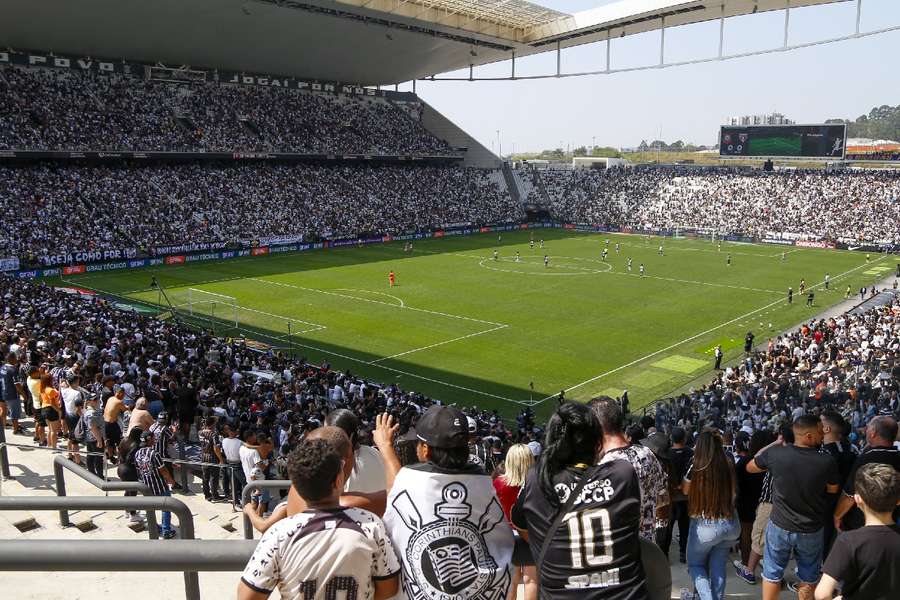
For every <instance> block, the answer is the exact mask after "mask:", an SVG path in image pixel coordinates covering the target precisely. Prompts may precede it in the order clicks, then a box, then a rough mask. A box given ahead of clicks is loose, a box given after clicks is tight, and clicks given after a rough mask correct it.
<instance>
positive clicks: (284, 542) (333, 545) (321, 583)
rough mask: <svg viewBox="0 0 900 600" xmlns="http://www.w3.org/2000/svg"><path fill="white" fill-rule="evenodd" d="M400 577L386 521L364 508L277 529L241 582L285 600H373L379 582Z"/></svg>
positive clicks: (303, 518) (300, 518)
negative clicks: (383, 521)
mask: <svg viewBox="0 0 900 600" xmlns="http://www.w3.org/2000/svg"><path fill="white" fill-rule="evenodd" d="M399 572H400V564H399V563H398V562H397V557H396V555H395V554H394V547H393V546H392V545H391V541H390V539H388V536H387V533H386V532H385V529H384V524H383V523H382V522H381V519H379V518H378V517H376V516H375V515H373V514H372V513H370V512H368V511H365V510H361V509H358V508H347V509H334V510H328V511H306V512H302V513H299V514H296V515H294V516H292V517H287V518H286V519H282V520H281V521H279V522H277V523H275V524H274V525H272V527H270V528H269V530H268V531H266V533H265V534H263V536H262V538H261V539H260V540H259V544H258V545H257V546H256V550H255V551H254V552H253V556H251V557H250V561H249V562H248V563H247V566H246V567H245V568H244V572H243V574H242V575H241V581H243V582H244V583H245V584H247V585H248V586H249V587H250V588H252V589H254V590H256V591H258V592H261V593H264V594H269V593H271V592H272V591H274V590H275V589H276V588H277V589H278V591H279V593H280V594H281V597H282V598H305V600H335V599H336V598H356V599H357V600H372V598H373V597H374V595H375V584H374V580H375V579H388V578H390V577H394V576H396V575H397V574H398V573H399Z"/></svg>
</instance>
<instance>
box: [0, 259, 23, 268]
mask: <svg viewBox="0 0 900 600" xmlns="http://www.w3.org/2000/svg"><path fill="white" fill-rule="evenodd" d="M18 270H19V259H18V258H16V257H15V256H13V257H11V258H0V271H18Z"/></svg>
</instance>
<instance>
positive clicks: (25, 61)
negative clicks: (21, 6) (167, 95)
mask: <svg viewBox="0 0 900 600" xmlns="http://www.w3.org/2000/svg"><path fill="white" fill-rule="evenodd" d="M0 64H10V65H20V66H23V67H43V68H49V69H65V70H71V71H90V72H93V73H116V74H118V75H125V76H126V77H136V78H143V77H144V73H145V70H146V69H147V67H151V66H153V65H151V64H149V63H148V64H144V63H140V62H132V61H124V60H121V59H98V58H91V57H86V56H74V55H62V54H57V53H50V52H36V51H35V52H31V51H24V52H18V51H11V50H4V51H2V52H0ZM191 72H192V73H198V76H199V73H200V72H202V73H203V75H204V76H205V77H204V78H205V79H206V81H218V82H219V83H228V84H231V85H253V86H258V87H277V88H286V89H294V90H306V91H310V92H325V93H330V94H345V95H348V96H369V97H373V98H375V97H377V98H389V99H391V100H406V101H413V100H417V99H418V97H417V96H416V95H415V94H413V93H412V92H399V91H394V90H380V89H377V88H369V87H363V86H361V85H356V84H354V83H338V82H334V81H308V80H303V79H295V78H293V77H282V76H280V75H262V74H254V73H238V72H235V71H217V70H216V69H204V68H202V67H194V68H192V69H191ZM199 80H200V79H198V81H199Z"/></svg>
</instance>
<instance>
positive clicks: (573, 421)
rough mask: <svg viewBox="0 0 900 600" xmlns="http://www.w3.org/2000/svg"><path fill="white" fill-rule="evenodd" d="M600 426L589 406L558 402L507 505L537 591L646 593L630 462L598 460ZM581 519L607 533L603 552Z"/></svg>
mask: <svg viewBox="0 0 900 600" xmlns="http://www.w3.org/2000/svg"><path fill="white" fill-rule="evenodd" d="M600 432H601V429H600V422H599V419H598V418H597V415H596V413H595V412H594V411H593V410H591V409H590V408H588V407H587V406H585V405H583V404H579V403H575V402H565V403H563V404H561V405H560V406H559V408H557V409H556V412H555V413H554V414H553V416H552V417H551V418H550V421H549V423H548V424H547V437H546V442H545V444H544V449H543V452H542V453H541V456H540V459H539V460H538V464H537V466H536V468H533V469H531V470H530V471H529V473H528V476H527V478H526V480H525V486H524V487H523V489H522V491H521V493H520V494H519V497H518V500H516V504H515V505H514V506H513V509H512V522H513V525H515V527H516V528H518V529H519V531H520V532H521V533H522V536H523V537H525V539H527V540H528V545H529V546H530V547H531V553H532V556H533V557H534V558H535V564H536V567H537V575H538V585H539V587H540V590H541V592H540V595H541V597H546V598H572V599H574V598H624V597H625V595H626V594H627V597H628V598H633V599H635V600H638V599H647V598H649V595H648V593H647V589H646V585H645V579H646V578H645V575H644V569H643V566H642V564H641V550H640V536H639V524H640V522H641V506H640V500H641V495H640V489H639V487H638V485H637V478H636V476H635V471H634V467H632V466H631V463H630V462H629V461H628V460H625V459H624V458H620V459H614V460H607V461H602V462H600V463H599V464H598V463H597V449H598V447H599V444H600V442H601V440H602V437H601V433H600ZM582 521H583V522H584V523H585V526H589V527H591V529H592V530H593V531H595V532H598V531H599V535H601V536H602V537H603V539H604V540H605V542H604V544H603V545H602V546H600V547H602V548H603V550H602V555H600V556H598V555H597V552H598V550H597V547H598V546H597V545H596V543H595V542H594V541H592V540H594V538H589V539H583V538H582V534H581V533H579V532H581V531H582V527H583V526H582ZM594 535H595V536H596V535H597V533H595V534H594Z"/></svg>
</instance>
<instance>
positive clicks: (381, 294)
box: [335, 288, 406, 308]
mask: <svg viewBox="0 0 900 600" xmlns="http://www.w3.org/2000/svg"><path fill="white" fill-rule="evenodd" d="M335 291H336V292H362V293H363V294H377V295H379V296H385V297H387V298H393V299H394V300H396V301H397V302H399V303H400V308H406V302H404V301H403V299H402V298H398V297H397V296H394V295H393V294H385V293H384V292H376V291H374V290H358V289H356V288H335Z"/></svg>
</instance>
